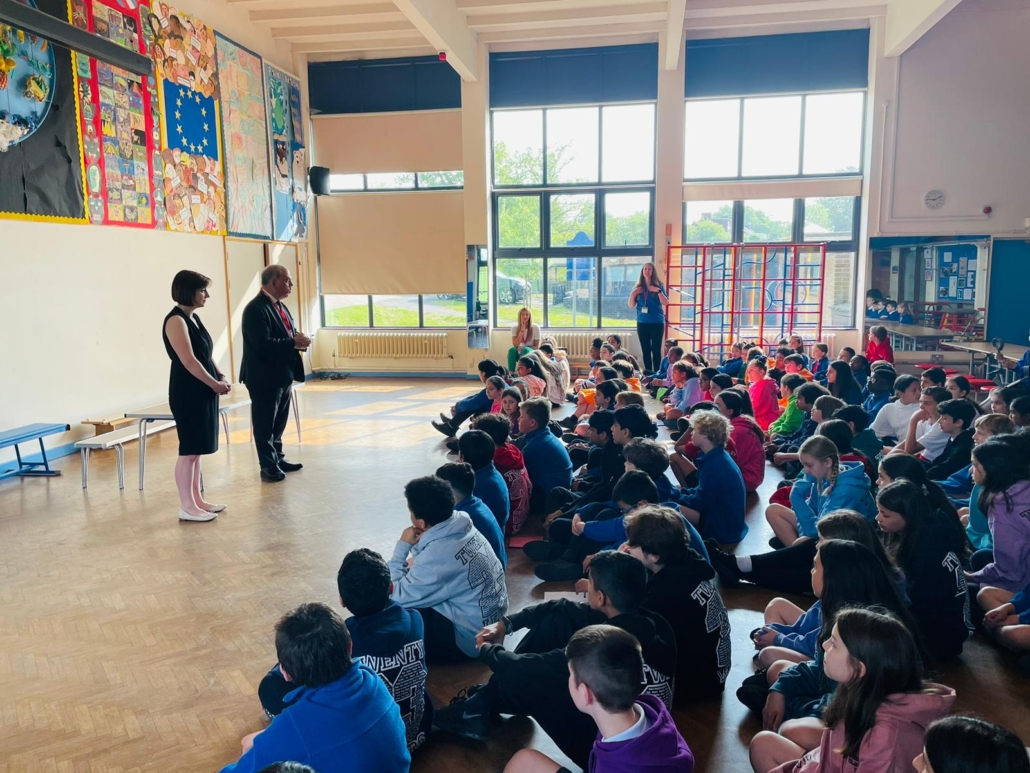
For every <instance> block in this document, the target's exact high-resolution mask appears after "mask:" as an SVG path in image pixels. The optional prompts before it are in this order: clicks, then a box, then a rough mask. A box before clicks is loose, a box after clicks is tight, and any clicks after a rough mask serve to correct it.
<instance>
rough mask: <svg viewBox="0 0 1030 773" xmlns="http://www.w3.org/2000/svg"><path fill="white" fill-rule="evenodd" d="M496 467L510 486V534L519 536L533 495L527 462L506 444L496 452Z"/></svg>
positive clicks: (509, 444)
mask: <svg viewBox="0 0 1030 773" xmlns="http://www.w3.org/2000/svg"><path fill="white" fill-rule="evenodd" d="M494 466H495V467H496V468H497V471H498V472H499V473H501V477H502V478H504V482H505V484H506V485H507V486H508V498H509V499H510V500H511V518H509V519H508V531H509V533H510V534H518V531H519V529H521V528H522V524H524V523H525V522H526V518H527V517H528V516H529V497H530V495H531V494H532V493H533V484H532V483H530V481H529V473H528V472H526V462H525V460H524V459H523V458H522V452H521V451H520V450H519V449H517V448H516V447H515V446H513V445H512V444H511V443H505V444H504V445H503V446H501V447H500V448H498V449H496V450H495V451H494Z"/></svg>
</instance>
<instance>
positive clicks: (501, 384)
mask: <svg viewBox="0 0 1030 773" xmlns="http://www.w3.org/2000/svg"><path fill="white" fill-rule="evenodd" d="M486 383H487V384H489V385H490V386H492V387H493V388H494V389H496V390H498V391H499V392H500V393H501V397H504V390H505V389H507V388H508V383H507V382H506V381H505V380H504V379H503V378H501V377H500V376H490V378H488V379H487V380H486Z"/></svg>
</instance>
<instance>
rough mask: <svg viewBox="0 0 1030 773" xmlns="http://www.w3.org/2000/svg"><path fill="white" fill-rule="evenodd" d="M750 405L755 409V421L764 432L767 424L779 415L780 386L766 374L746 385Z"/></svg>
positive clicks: (767, 427) (767, 426)
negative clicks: (748, 385)
mask: <svg viewBox="0 0 1030 773" xmlns="http://www.w3.org/2000/svg"><path fill="white" fill-rule="evenodd" d="M747 391H748V395H750V397H751V407H752V408H754V411H755V421H756V422H758V426H759V427H761V428H762V431H763V432H765V431H766V430H767V429H769V425H770V424H772V423H773V422H774V421H776V419H778V418H779V417H780V387H779V384H777V383H776V382H775V381H774V380H773V379H771V378H769V377H768V376H766V377H765V378H761V379H759V380H758V381H756V382H755V383H754V384H752V385H751V386H750V387H748V390H747Z"/></svg>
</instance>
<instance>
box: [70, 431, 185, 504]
mask: <svg viewBox="0 0 1030 773" xmlns="http://www.w3.org/2000/svg"><path fill="white" fill-rule="evenodd" d="M129 421H132V420H131V419H130V420H129ZM83 423H84V424H86V423H88V422H83ZM133 423H134V424H135V422H133ZM174 426H175V422H174V421H173V422H163V423H160V424H158V423H149V424H147V425H146V433H147V434H148V435H152V434H154V433H155V432H160V431H161V430H165V429H168V428H169V427H174ZM139 436H140V430H139V429H138V428H137V427H135V426H132V427H125V428H123V429H117V430H114V431H113V432H104V433H103V434H100V435H96V436H94V437H91V438H86V439H85V440H80V441H78V442H77V443H76V444H75V447H76V448H78V449H79V454H80V456H81V458H82V487H83V488H86V487H87V486H88V485H89V454H90V451H110V450H111V449H112V448H113V449H114V450H115V453H116V454H117V455H118V488H119V489H124V488H125V449H124V448H123V446H124V445H125V444H126V443H128V442H130V441H132V440H138V439H139Z"/></svg>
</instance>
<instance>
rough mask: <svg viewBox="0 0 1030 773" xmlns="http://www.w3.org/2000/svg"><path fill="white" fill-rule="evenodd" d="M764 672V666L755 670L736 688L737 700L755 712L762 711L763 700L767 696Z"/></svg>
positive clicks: (767, 689)
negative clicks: (759, 669)
mask: <svg viewBox="0 0 1030 773" xmlns="http://www.w3.org/2000/svg"><path fill="white" fill-rule="evenodd" d="M765 672H766V669H764V668H763V669H762V670H761V671H756V672H755V673H753V674H752V675H751V676H749V677H748V678H747V679H745V680H744V683H743V684H742V685H740V687H739V688H738V689H737V700H739V701H740V702H741V703H743V704H744V705H745V706H747V707H748V708H749V709H750V710H751V711H753V712H755V713H756V714H761V713H762V710H763V709H764V708H765V701H766V699H767V698H768V697H769V679H768V677H766V675H765Z"/></svg>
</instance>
